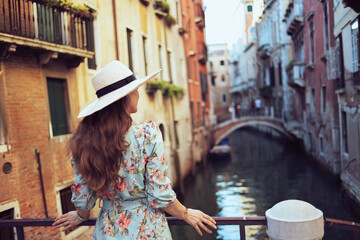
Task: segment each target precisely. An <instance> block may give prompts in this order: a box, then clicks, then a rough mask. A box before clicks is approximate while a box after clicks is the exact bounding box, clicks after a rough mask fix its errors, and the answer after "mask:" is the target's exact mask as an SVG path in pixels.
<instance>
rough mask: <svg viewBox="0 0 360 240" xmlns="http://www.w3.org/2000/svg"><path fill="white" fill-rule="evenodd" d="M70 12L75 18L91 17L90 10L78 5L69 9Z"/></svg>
mask: <svg viewBox="0 0 360 240" xmlns="http://www.w3.org/2000/svg"><path fill="white" fill-rule="evenodd" d="M70 12H72V13H74V14H75V16H76V17H81V18H86V19H89V18H91V17H92V15H91V13H90V9H89V8H88V7H87V6H84V5H81V4H78V5H73V6H72V7H71V10H70Z"/></svg>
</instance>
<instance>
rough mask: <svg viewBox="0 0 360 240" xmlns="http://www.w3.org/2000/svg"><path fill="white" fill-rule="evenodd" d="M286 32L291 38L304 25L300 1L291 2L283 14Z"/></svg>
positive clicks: (293, 0)
mask: <svg viewBox="0 0 360 240" xmlns="http://www.w3.org/2000/svg"><path fill="white" fill-rule="evenodd" d="M285 20H286V31H287V34H288V35H290V36H292V35H294V33H296V32H297V30H299V29H300V28H301V27H302V26H303V23H304V8H303V1H302V0H292V2H291V3H290V4H289V6H288V8H287V9H286V13H285Z"/></svg>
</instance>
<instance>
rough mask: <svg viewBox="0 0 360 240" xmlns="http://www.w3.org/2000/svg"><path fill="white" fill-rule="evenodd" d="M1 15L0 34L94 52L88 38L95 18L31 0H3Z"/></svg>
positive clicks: (0, 7) (0, 3)
mask: <svg viewBox="0 0 360 240" xmlns="http://www.w3.org/2000/svg"><path fill="white" fill-rule="evenodd" d="M0 12H2V14H1V15H2V16H1V17H0V33H6V34H10V35H16V36H20V37H25V38H30V39H38V40H40V41H45V42H50V43H55V44H60V45H65V46H70V47H74V48H80V49H84V50H92V49H89V47H90V46H89V45H88V44H87V39H86V38H87V29H88V26H87V25H88V24H90V23H92V21H93V20H92V19H88V18H86V19H85V18H82V17H80V16H78V15H76V14H75V13H72V12H70V11H66V10H62V9H60V8H55V7H49V6H47V5H46V4H43V3H39V2H35V1H30V0H0Z"/></svg>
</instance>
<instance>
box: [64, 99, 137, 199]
mask: <svg viewBox="0 0 360 240" xmlns="http://www.w3.org/2000/svg"><path fill="white" fill-rule="evenodd" d="M127 101H128V98H127V97H124V98H121V99H120V100H118V101H116V102H114V103H112V104H111V105H109V106H107V107H105V108H103V109H102V110H100V111H97V112H95V113H93V114H91V115H89V116H87V117H85V118H84V119H83V120H82V121H81V122H80V124H79V126H78V127H77V129H76V130H75V132H74V133H73V135H72V136H71V138H70V140H69V142H68V144H67V152H68V154H69V155H70V154H72V156H73V160H74V162H75V167H76V169H77V171H78V172H79V173H80V174H81V176H82V177H83V178H84V180H85V181H86V184H87V186H88V187H89V189H91V190H94V191H96V192H97V195H102V194H104V193H105V192H107V191H108V187H109V186H110V185H111V184H112V183H114V182H115V181H116V180H117V179H118V177H119V170H120V165H121V161H122V153H123V152H124V151H126V149H127V147H128V146H129V143H128V142H126V141H125V138H124V135H125V133H126V132H127V131H128V129H129V128H130V126H131V124H132V119H131V117H130V115H129V114H128V113H127V112H126V111H125V106H126V103H127Z"/></svg>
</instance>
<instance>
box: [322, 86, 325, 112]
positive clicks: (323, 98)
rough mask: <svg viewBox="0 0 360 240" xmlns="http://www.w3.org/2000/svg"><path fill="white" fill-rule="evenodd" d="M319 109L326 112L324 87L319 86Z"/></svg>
mask: <svg viewBox="0 0 360 240" xmlns="http://www.w3.org/2000/svg"><path fill="white" fill-rule="evenodd" d="M321 111H322V113H325V112H326V87H325V86H324V87H322V88H321Z"/></svg>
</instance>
